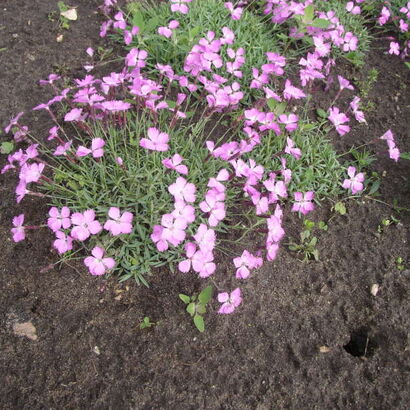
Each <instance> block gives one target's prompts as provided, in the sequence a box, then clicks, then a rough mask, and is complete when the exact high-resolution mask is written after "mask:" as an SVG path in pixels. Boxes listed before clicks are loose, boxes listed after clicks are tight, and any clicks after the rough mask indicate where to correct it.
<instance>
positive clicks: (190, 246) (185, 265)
mask: <svg viewBox="0 0 410 410" xmlns="http://www.w3.org/2000/svg"><path fill="white" fill-rule="evenodd" d="M184 248H185V254H186V257H187V259H185V260H183V261H181V262H179V264H178V269H179V270H180V271H181V272H183V273H187V272H189V271H190V269H191V265H192V257H193V256H194V254H195V252H196V245H195V244H194V243H193V242H187V243H186V244H185V247H184Z"/></svg>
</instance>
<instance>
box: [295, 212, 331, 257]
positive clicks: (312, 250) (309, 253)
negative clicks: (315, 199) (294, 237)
mask: <svg viewBox="0 0 410 410" xmlns="http://www.w3.org/2000/svg"><path fill="white" fill-rule="evenodd" d="M303 225H304V227H305V229H304V230H303V231H302V232H301V233H300V243H295V242H291V243H290V245H289V249H290V250H291V251H295V252H297V253H299V254H302V255H303V260H304V261H308V260H310V259H315V261H318V260H319V250H318V249H316V245H317V241H318V239H317V237H316V236H312V233H313V229H314V228H315V227H317V228H318V229H320V230H322V231H327V230H328V226H327V225H326V223H325V222H323V221H320V222H319V223H317V224H315V222H313V221H311V220H309V219H305V220H304V222H303Z"/></svg>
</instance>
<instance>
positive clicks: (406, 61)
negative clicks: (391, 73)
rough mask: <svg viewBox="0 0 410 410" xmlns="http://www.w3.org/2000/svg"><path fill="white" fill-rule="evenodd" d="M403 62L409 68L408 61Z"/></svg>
mask: <svg viewBox="0 0 410 410" xmlns="http://www.w3.org/2000/svg"><path fill="white" fill-rule="evenodd" d="M404 64H406V67H407V68H409V69H410V63H408V62H407V61H405V62H404Z"/></svg>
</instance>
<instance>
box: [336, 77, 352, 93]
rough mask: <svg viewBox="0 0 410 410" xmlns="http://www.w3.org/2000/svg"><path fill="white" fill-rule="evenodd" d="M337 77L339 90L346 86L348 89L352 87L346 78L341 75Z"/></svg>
mask: <svg viewBox="0 0 410 410" xmlns="http://www.w3.org/2000/svg"><path fill="white" fill-rule="evenodd" d="M337 79H338V81H339V86H340V91H342V90H343V89H345V88H347V89H348V90H353V89H354V88H353V86H352V84H350V82H349V80H346V78H344V77H342V76H341V75H338V76H337Z"/></svg>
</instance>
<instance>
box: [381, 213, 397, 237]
mask: <svg viewBox="0 0 410 410" xmlns="http://www.w3.org/2000/svg"><path fill="white" fill-rule="evenodd" d="M399 222H400V221H399V220H398V219H397V218H395V217H394V216H393V215H390V218H384V219H382V221H381V222H380V224H379V225H378V226H377V233H379V234H382V233H383V232H384V231H385V229H386V228H387V227H388V226H390V225H397V224H398V223H399Z"/></svg>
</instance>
